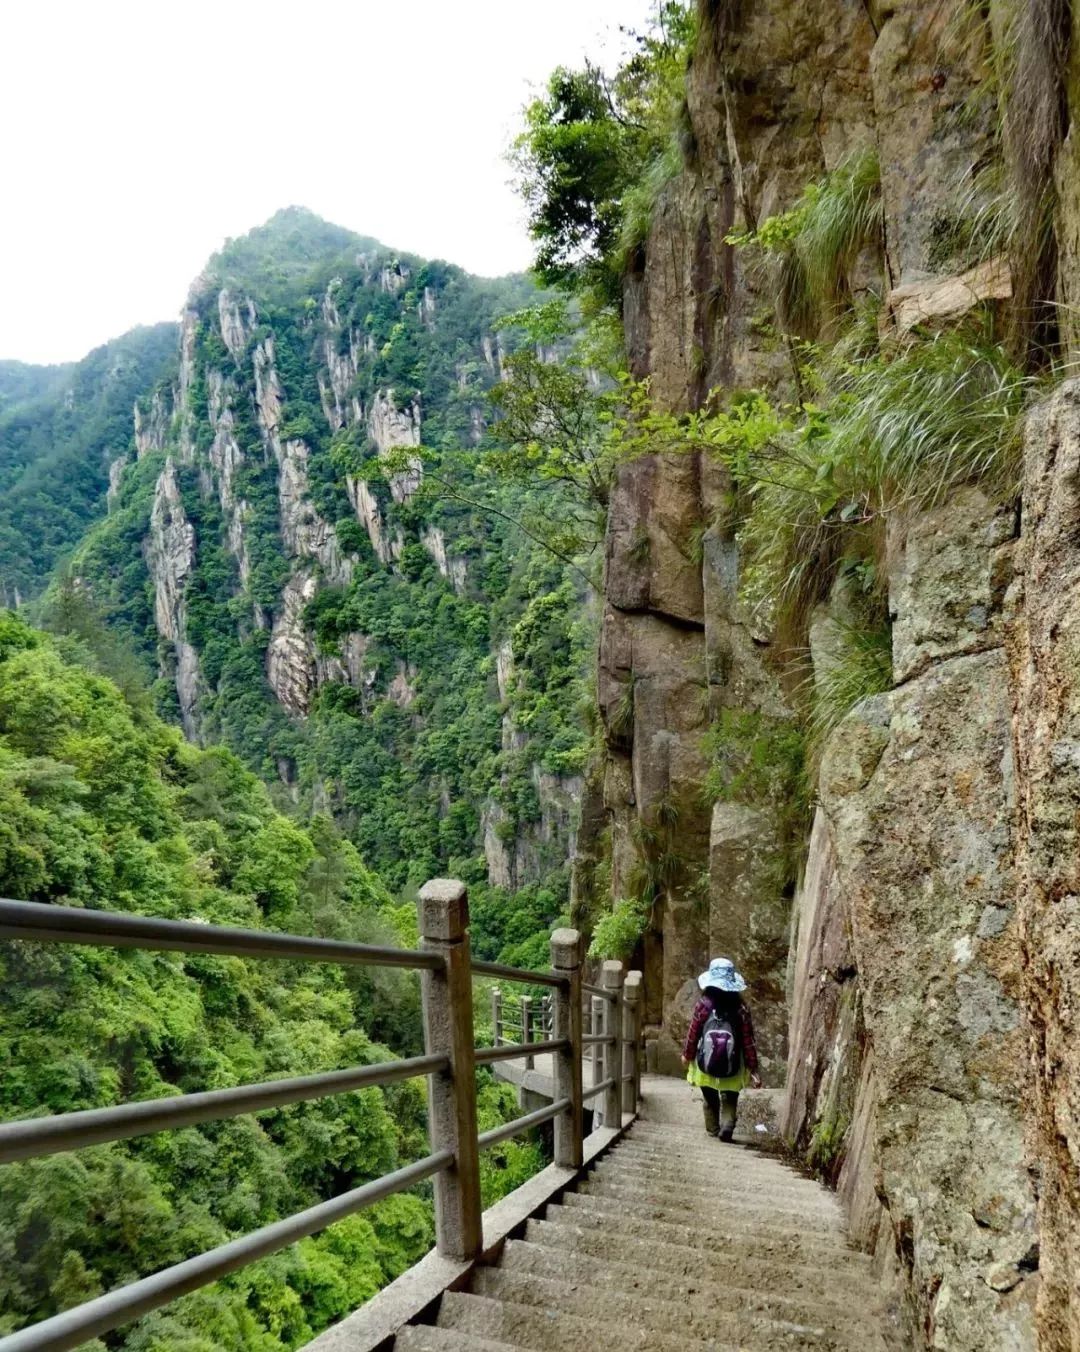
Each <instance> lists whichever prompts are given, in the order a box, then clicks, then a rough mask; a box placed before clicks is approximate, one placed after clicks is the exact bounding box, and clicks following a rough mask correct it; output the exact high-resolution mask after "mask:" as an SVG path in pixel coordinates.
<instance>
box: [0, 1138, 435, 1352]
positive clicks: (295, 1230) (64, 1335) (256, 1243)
mask: <svg viewBox="0 0 1080 1352" xmlns="http://www.w3.org/2000/svg"><path fill="white" fill-rule="evenodd" d="M453 1160H454V1156H453V1153H452V1152H451V1151H449V1150H440V1151H438V1152H437V1153H435V1154H433V1155H428V1156H427V1158H426V1159H422V1160H418V1161H417V1162H416V1163H415V1164H407V1165H406V1166H405V1167H404V1168H403V1169H397V1170H396V1171H395V1172H394V1173H392V1174H387V1175H386V1176H385V1177H384V1178H377V1179H376V1180H375V1181H374V1182H373V1183H365V1184H364V1185H363V1187H360V1188H353V1190H352V1191H351V1192H346V1193H342V1195H341V1196H340V1197H334V1198H332V1199H331V1200H330V1201H329V1202H319V1203H318V1204H317V1205H315V1206H311V1207H308V1209H307V1210H306V1211H300V1212H297V1214H296V1215H295V1216H289V1217H287V1219H285V1220H282V1221H274V1222H273V1223H272V1224H270V1225H264V1226H263V1227H262V1229H261V1230H255V1231H254V1232H253V1233H252V1234H250V1235H244V1236H243V1237H242V1238H240V1239H232V1240H230V1241H229V1242H228V1243H227V1244H220V1245H218V1247H217V1248H216V1249H210V1250H209V1251H208V1252H207V1253H202V1254H199V1255H198V1256H197V1257H196V1258H189V1259H187V1260H186V1261H185V1262H183V1263H175V1264H174V1265H173V1266H172V1267H168V1268H165V1269H164V1270H163V1271H162V1272H155V1273H154V1274H153V1276H150V1277H143V1278H141V1279H140V1280H139V1281H136V1282H130V1283H129V1284H128V1285H127V1286H121V1287H119V1288H118V1289H117V1290H115V1291H109V1292H108V1293H107V1294H106V1295H104V1296H98V1297H97V1298H96V1299H94V1300H88V1301H86V1303H85V1304H83V1305H76V1306H75V1308H74V1309H72V1310H65V1311H64V1312H63V1313H62V1314H57V1315H53V1317H52V1318H51V1319H45V1320H42V1322H41V1323H40V1324H31V1325H30V1327H29V1328H25V1329H20V1331H19V1332H18V1333H11V1334H9V1335H8V1336H7V1337H6V1338H3V1339H0V1347H2V1348H3V1352H70V1349H72V1348H75V1347H79V1346H81V1344H83V1343H85V1342H88V1341H89V1340H90V1339H91V1338H96V1337H97V1335H98V1334H99V1333H107V1332H108V1331H109V1330H110V1329H114V1328H117V1327H118V1326H119V1325H120V1324H127V1323H129V1322H130V1321H131V1320H132V1319H137V1318H138V1317H139V1315H143V1314H147V1313H148V1312H149V1311H150V1310H156V1309H158V1308H159V1307H160V1306H162V1305H167V1304H168V1303H169V1302H170V1301H172V1300H176V1298H177V1297H178V1296H183V1295H186V1294H187V1293H188V1292H189V1291H194V1290H196V1289H197V1288H198V1287H200V1286H207V1285H209V1283H210V1282H216V1281H217V1280H218V1279H219V1278H221V1277H224V1276H226V1275H227V1274H228V1273H230V1272H235V1271H236V1269H237V1268H239V1267H244V1266H246V1265H247V1264H248V1263H253V1262H255V1260H256V1259H258V1258H265V1257H266V1255H267V1254H270V1253H276V1252H277V1251H278V1249H284V1248H285V1247H286V1246H287V1245H289V1244H294V1243H295V1242H296V1241H297V1240H298V1239H304V1238H305V1237H306V1236H307V1235H313V1234H314V1233H315V1231H316V1230H324V1229H325V1228H326V1227H327V1226H328V1225H333V1223H334V1222H335V1221H340V1220H344V1219H345V1217H346V1216H351V1215H352V1214H353V1213H354V1212H356V1211H361V1210H363V1208H364V1207H367V1206H371V1205H372V1203H373V1202H380V1201H382V1199H383V1198H384V1197H389V1196H390V1195H391V1194H392V1193H395V1192H401V1191H402V1190H403V1189H405V1188H408V1187H411V1186H412V1185H413V1184H414V1183H420V1182H422V1181H423V1180H424V1179H425V1178H430V1177H431V1176H432V1175H433V1174H437V1173H439V1172H440V1171H441V1170H443V1169H445V1168H447V1166H448V1165H450V1164H452V1163H453Z"/></svg>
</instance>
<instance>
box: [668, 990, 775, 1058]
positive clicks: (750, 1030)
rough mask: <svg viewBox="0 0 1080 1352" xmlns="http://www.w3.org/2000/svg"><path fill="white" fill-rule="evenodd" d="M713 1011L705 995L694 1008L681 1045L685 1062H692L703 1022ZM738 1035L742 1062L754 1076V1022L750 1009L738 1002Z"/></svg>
mask: <svg viewBox="0 0 1080 1352" xmlns="http://www.w3.org/2000/svg"><path fill="white" fill-rule="evenodd" d="M712 1011H713V1003H712V1001H711V1000H710V999H709V997H708V996H707V995H703V996H702V997H701V999H700V1000H699V1001H698V1002H697V1004H696V1005H695V1006H694V1014H693V1017H692V1018H691V1020H690V1027H689V1029H688V1030H687V1033H686V1042H685V1044H684V1045H683V1057H684V1058H685V1059H686V1060H687V1061H692V1060H693V1059H694V1057H695V1056H696V1055H697V1046H698V1042H699V1040H700V1038H701V1030H702V1029H703V1028H704V1027H705V1021H706V1019H707V1018H708V1017H709V1015H710V1014H711V1013H712ZM738 1023H739V1034H740V1040H741V1042H742V1053H743V1060H744V1062H745V1063H746V1069H747V1070H748V1071H750V1073H751V1074H755V1073H756V1072H757V1068H758V1061H757V1044H756V1043H755V1042H754V1021H753V1019H752V1018H751V1017H750V1008H749V1006H748V1005H746V1004H745V1003H744V1002H743V1001H741V1000H740V1001H739V1018H738Z"/></svg>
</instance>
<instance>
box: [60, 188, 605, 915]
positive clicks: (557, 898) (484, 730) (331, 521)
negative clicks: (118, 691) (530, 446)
mask: <svg viewBox="0 0 1080 1352" xmlns="http://www.w3.org/2000/svg"><path fill="white" fill-rule="evenodd" d="M537 299H538V293H537V291H536V289H535V287H534V285H533V284H532V282H530V281H528V280H526V279H525V278H508V279H504V280H501V281H493V282H487V281H482V280H480V279H477V278H473V277H469V276H468V275H467V274H465V273H463V272H462V271H461V270H460V269H458V268H455V267H452V266H450V265H447V264H443V263H425V262H423V260H420V259H417V258H412V257H406V256H404V255H398V254H395V253H393V252H391V251H389V250H387V249H385V248H383V247H382V246H380V245H378V244H377V243H376V242H375V241H372V240H368V239H364V238H362V237H360V236H355V235H352V234H351V232H349V231H346V230H343V229H341V228H339V227H336V226H332V225H329V224H327V223H326V222H324V221H321V220H319V219H318V218H317V217H315V216H313V215H311V213H309V212H305V211H303V210H301V209H299V208H290V209H288V210H286V211H283V212H280V213H278V215H277V216H276V217H274V218H273V219H272V220H271V221H270V222H268V223H267V224H266V225H265V226H263V227H260V228H259V229H258V230H255V231H253V232H252V233H251V234H250V235H248V236H245V237H244V238H243V239H240V240H237V241H233V242H232V243H230V244H229V245H228V246H227V247H226V248H225V249H224V250H223V251H222V253H221V254H220V255H218V256H217V257H215V258H214V259H212V260H211V261H210V263H209V265H208V267H207V269H206V270H205V272H204V273H203V274H202V276H200V277H199V278H198V279H197V281H196V283H195V284H194V285H193V287H192V290H191V294H190V295H189V297H188V301H187V304H186V307H185V309H184V312H183V318H182V325H181V333H180V339H179V347H178V357H177V365H176V368H175V371H174V372H173V373H171V374H169V375H166V376H165V377H164V378H162V379H161V380H159V381H158V382H157V383H156V384H154V385H153V386H152V387H151V386H147V387H145V388H143V389H142V391H141V392H140V394H139V398H138V402H137V404H136V406H135V415H134V427H133V440H132V449H131V452H130V453H127V454H124V455H122V456H120V457H119V458H117V459H115V460H114V461H113V466H112V475H113V479H112V482H113V488H112V491H111V494H110V502H111V506H110V510H109V514H108V516H107V518H106V519H104V520H102V521H100V522H99V524H98V525H97V526H96V527H95V528H94V529H92V530H91V532H90V533H89V535H88V536H87V537H86V538H85V539H84V540H83V542H82V543H81V544H80V546H79V547H78V548H77V550H76V551H75V554H74V557H73V560H72V563H71V566H70V574H69V576H67V578H66V580H65V581H64V582H62V583H58V584H57V586H56V587H54V589H53V592H52V594H51V595H50V597H49V598H47V602H46V606H45V613H46V614H48V615H51V617H52V618H51V620H50V622H51V623H57V622H59V623H61V627H62V625H63V623H64V621H63V618H62V616H63V614H64V612H65V610H67V611H70V610H71V609H72V608H73V607H75V608H82V609H89V610H90V611H92V612H93V615H94V617H95V619H100V620H102V621H104V622H105V623H106V624H107V625H108V626H109V627H110V628H111V629H112V631H113V632H114V633H120V634H122V635H123V636H124V638H125V640H126V641H127V642H128V643H129V644H130V646H131V647H132V649H133V650H134V652H135V653H136V654H138V655H139V657H140V658H141V660H142V662H143V663H144V666H145V668H146V670H147V672H148V673H150V674H152V675H156V676H157V677H158V681H157V685H156V695H157V700H158V707H159V709H160V711H161V712H162V713H163V714H164V715H165V716H166V717H169V718H171V719H175V720H176V721H178V722H179V723H181V724H182V726H183V727H184V728H185V730H186V732H187V733H188V735H189V736H190V737H191V738H192V739H194V740H196V741H200V742H204V743H206V742H221V743H222V744H224V745H226V746H228V747H230V748H232V749H233V750H234V751H235V752H236V753H237V754H238V755H239V756H240V757H241V758H242V759H243V760H244V761H245V762H246V763H247V764H249V765H250V766H252V767H253V768H255V769H256V770H257V771H258V772H259V773H260V774H261V775H262V776H263V777H264V778H266V779H267V780H268V781H270V782H273V783H276V784H277V786H278V795H279V798H280V800H281V802H282V803H289V804H291V805H292V806H293V807H295V808H298V809H299V810H300V811H301V812H304V813H306V812H309V811H310V810H312V808H318V809H319V810H323V811H326V812H329V813H330V814H331V815H332V816H333V817H334V818H335V820H336V821H338V822H339V823H340V824H341V826H342V828H343V829H344V830H345V831H346V832H347V834H348V835H349V837H350V839H352V840H353V841H354V842H355V843H356V845H357V846H358V848H359V849H360V850H361V853H362V855H363V857H364V859H365V861H366V862H367V863H368V865H369V866H371V867H373V868H375V869H377V870H378V871H379V873H380V875H381V876H382V877H383V878H384V880H385V881H386V882H387V883H388V884H389V885H390V886H392V887H396V886H399V885H401V884H402V883H404V882H406V881H409V882H412V883H417V882H420V881H423V880H424V879H425V878H426V877H429V876H432V875H434V874H436V873H439V872H443V871H446V870H447V869H448V868H449V867H450V865H451V861H453V867H454V871H456V872H458V873H462V874H464V875H465V876H466V877H467V878H468V879H469V880H470V881H472V882H476V883H480V882H485V881H487V880H490V882H491V883H492V884H493V885H498V886H501V887H503V888H510V887H525V886H533V885H536V884H540V883H542V882H545V881H546V882H547V884H548V886H547V887H546V889H544V895H543V898H542V899H537V900H536V911H535V915H533V917H532V920H531V921H530V923H529V925H528V926H527V927H526V931H525V932H523V933H521V934H520V935H519V938H521V939H523V938H527V937H530V936H531V935H532V934H534V933H535V932H537V929H538V925H537V923H534V922H540V925H539V927H540V928H542V927H543V925H545V924H547V923H548V922H549V921H551V920H553V919H554V917H555V915H556V914H557V913H558V910H559V908H560V907H561V906H563V905H564V904H565V901H566V870H565V867H564V866H565V861H566V859H567V856H568V853H569V850H568V845H569V841H570V839H571V836H572V829H573V828H572V817H573V809H574V803H575V800H576V796H577V793H578V785H579V781H578V779H577V778H576V776H577V775H578V774H579V772H580V769H581V766H582V764H583V762H584V742H585V734H584V732H583V720H582V717H581V712H580V709H579V707H578V706H579V704H580V702H581V698H582V693H583V689H584V672H585V666H586V662H587V652H588V649H589V645H590V638H589V620H588V617H587V615H585V614H584V613H583V607H582V600H583V592H584V590H585V588H584V583H583V582H582V580H581V578H580V576H579V575H578V574H577V573H575V571H574V570H573V569H571V568H568V567H567V566H566V564H564V563H563V562H561V561H559V560H558V559H556V558H555V557H554V556H553V555H551V554H550V553H549V552H548V551H545V550H544V549H541V548H539V547H538V546H537V545H536V544H535V542H534V541H533V539H532V538H531V537H530V535H529V534H528V533H523V532H522V531H521V530H520V529H519V528H518V526H517V525H516V524H515V521H516V519H517V518H518V517H519V516H520V515H521V513H522V511H523V510H525V509H526V506H527V503H526V499H527V496H528V494H527V492H526V490H524V489H521V490H519V489H516V488H515V489H514V490H510V489H509V488H507V487H506V486H505V485H502V484H500V483H499V482H497V481H495V480H493V479H492V477H491V475H490V474H487V473H485V471H484V461H485V457H486V452H487V449H488V446H489V432H488V423H489V419H490V409H489V404H488V399H487V395H488V392H489V391H490V390H491V388H492V387H493V386H495V385H496V384H497V383H498V382H499V380H500V378H501V376H502V374H503V369H504V368H503V363H504V361H505V359H506V356H507V354H508V353H509V352H511V351H512V350H513V349H514V347H515V346H516V345H517V344H518V343H519V342H520V341H521V336H520V334H519V333H518V332H517V331H516V330H514V329H506V330H503V329H500V328H499V321H500V319H501V318H504V317H505V316H506V315H508V314H509V313H511V312H512V311H515V310H517V309H519V308H520V307H521V306H523V305H527V304H529V303H533V302H535V301H536V300H537ZM541 352H542V355H543V356H544V357H547V356H548V355H549V354H548V353H546V352H543V350H542V349H541ZM123 444H124V445H126V444H128V443H127V440H126V438H125V439H124V441H123ZM556 491H557V490H556V489H555V488H553V489H551V490H549V492H551V493H554V492H556ZM58 615H59V616H60V617H61V618H60V620H59V621H58V619H57V617H58ZM477 902H478V904H480V905H482V904H483V902H484V897H483V896H481V895H478V897H477Z"/></svg>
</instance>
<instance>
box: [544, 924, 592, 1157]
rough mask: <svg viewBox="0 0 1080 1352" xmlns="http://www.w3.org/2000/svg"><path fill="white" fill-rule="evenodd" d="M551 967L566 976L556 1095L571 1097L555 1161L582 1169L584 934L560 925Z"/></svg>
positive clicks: (559, 1005) (559, 1009) (558, 1122)
mask: <svg viewBox="0 0 1080 1352" xmlns="http://www.w3.org/2000/svg"><path fill="white" fill-rule="evenodd" d="M551 967H552V970H553V972H554V973H555V975H556V976H562V977H565V978H566V985H565V986H560V987H559V989H558V992H557V994H555V995H554V996H553V997H552V1001H551V1004H552V1010H551V1014H552V1030H551V1033H552V1037H555V1038H560V1039H561V1038H565V1039H566V1041H567V1042H568V1044H569V1045H568V1046H567V1047H566V1048H564V1049H563V1050H562V1051H558V1052H556V1053H555V1054H554V1056H553V1058H552V1059H553V1061H554V1066H555V1076H554V1078H555V1085H554V1091H555V1098H556V1099H564V1098H566V1099H569V1100H570V1106H569V1108H567V1109H566V1111H565V1112H562V1113H560V1114H559V1116H558V1117H557V1118H556V1119H555V1163H556V1164H558V1165H560V1166H561V1167H562V1168H564V1169H580V1168H581V1166H582V1162H583V1159H584V1156H583V1154H582V1150H583V1144H582V1142H583V1134H582V1133H583V1127H582V1122H583V1116H584V1114H583V1103H582V1083H581V1080H582V1076H581V1069H582V1067H581V1052H582V1046H581V1026H582V1010H581V935H580V934H579V933H578V932H577V930H573V929H557V930H556V931H555V933H554V934H553V935H552V936H551Z"/></svg>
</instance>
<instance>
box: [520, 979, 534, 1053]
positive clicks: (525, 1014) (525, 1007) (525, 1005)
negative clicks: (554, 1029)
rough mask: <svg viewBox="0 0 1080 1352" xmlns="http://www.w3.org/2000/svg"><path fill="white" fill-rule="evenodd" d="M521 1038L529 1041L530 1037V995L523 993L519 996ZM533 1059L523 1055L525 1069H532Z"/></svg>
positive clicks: (523, 1040)
mask: <svg viewBox="0 0 1080 1352" xmlns="http://www.w3.org/2000/svg"><path fill="white" fill-rule="evenodd" d="M521 1040H522V1042H525V1043H529V1042H531V1041H532V1040H533V1039H532V997H531V996H529V995H523V996H522V997H521ZM535 1064H536V1063H535V1061H534V1060H533V1058H532V1057H531V1056H526V1057H525V1069H526V1070H532V1068H533V1066H534V1065H535Z"/></svg>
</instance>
